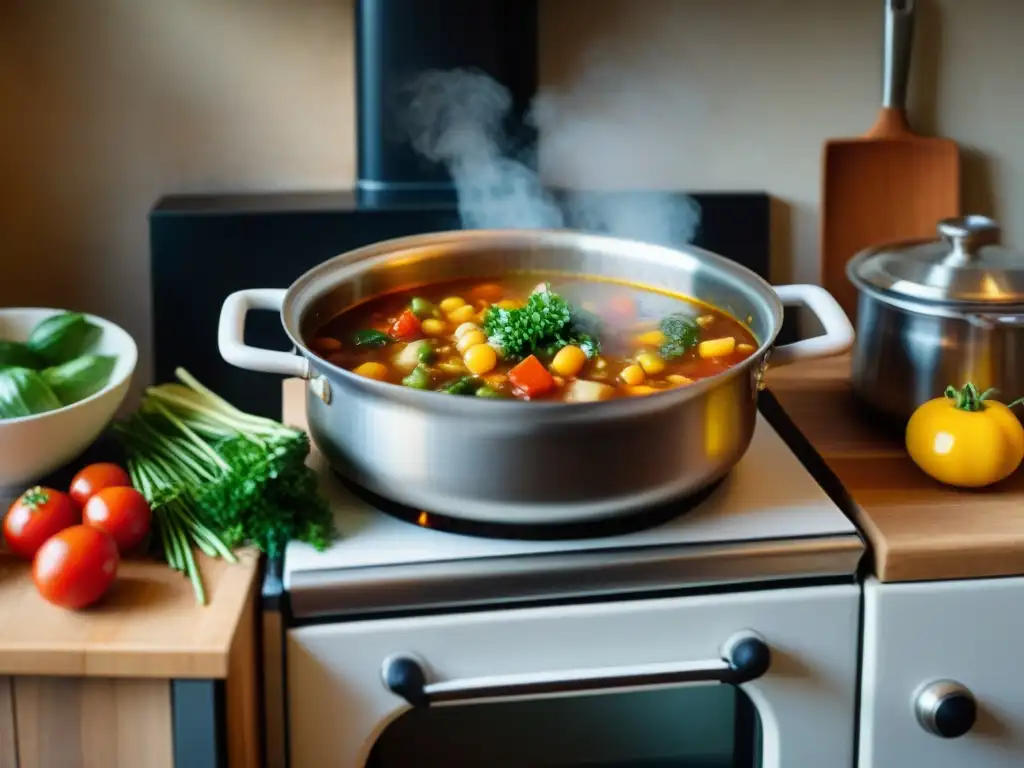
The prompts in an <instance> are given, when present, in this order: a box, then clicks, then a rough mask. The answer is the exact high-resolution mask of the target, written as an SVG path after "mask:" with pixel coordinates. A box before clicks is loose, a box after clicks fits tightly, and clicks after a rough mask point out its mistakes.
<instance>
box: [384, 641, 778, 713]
mask: <svg viewBox="0 0 1024 768" xmlns="http://www.w3.org/2000/svg"><path fill="white" fill-rule="evenodd" d="M770 665H771V651H770V649H769V648H768V644H767V643H765V641H764V639H763V638H761V637H760V636H759V635H757V634H755V633H753V632H749V631H746V632H738V633H737V634H735V635H733V636H732V637H731V638H729V640H728V641H727V642H726V643H725V645H724V646H723V647H722V657H721V658H720V659H710V660H705V661H696V662H694V661H689V662H667V663H659V664H640V665H636V666H630V667H599V668H596V669H575V670H573V669H570V670H560V671H558V672H536V673H527V674H515V675H491V676H487V677H471V678H465V679H462V680H447V681H445V680H440V681H436V682H431V681H428V679H427V673H426V665H425V664H424V663H423V662H422V661H420V660H419V659H417V658H416V657H415V656H414V655H412V654H409V653H398V654H394V655H392V656H389V657H388V658H386V659H385V660H384V663H383V664H382V665H381V676H382V678H383V681H384V686H385V687H386V688H387V689H388V690H389V691H391V692H392V693H393V694H395V695H396V696H400V697H402V698H403V699H405V701H407V702H408V703H409V704H410V705H411V706H413V707H427V706H430V705H431V704H455V703H461V702H469V701H477V700H480V699H507V698H522V697H536V696H545V695H552V694H571V693H585V692H587V691H601V690H615V689H631V690H636V689H639V688H653V687H662V686H671V685H682V684H684V683H726V684H728V685H740V684H742V683H748V682H750V681H751V680H756V679H757V678H759V677H761V676H762V675H764V674H765V673H766V672H767V671H768V667H769V666H770Z"/></svg>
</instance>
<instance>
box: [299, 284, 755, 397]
mask: <svg viewBox="0 0 1024 768" xmlns="http://www.w3.org/2000/svg"><path fill="white" fill-rule="evenodd" d="M303 335H304V338H305V339H307V341H308V344H309V346H310V348H311V349H312V350H313V352H314V353H315V354H317V355H321V356H323V357H324V358H326V359H327V360H329V361H330V362H331V363H332V364H334V365H338V366H340V367H342V368H345V369H347V370H350V371H353V372H356V373H358V374H360V375H361V376H365V377H367V378H371V379H377V380H379V381H386V382H389V383H390V384H392V385H395V386H406V387H411V388H415V389H421V390H424V389H425V390H428V391H433V392H436V393H442V394H446V395H470V396H475V395H479V396H480V397H487V398H507V399H512V398H519V399H523V400H529V401H535V400H542V401H543V400H547V401H556V402H557V401H562V402H566V403H597V402H600V401H604V400H611V399H616V398H627V397H637V396H643V395H654V396H656V395H657V394H658V393H662V392H669V391H672V390H677V389H678V388H679V387H685V386H687V385H689V384H692V383H693V382H697V381H700V380H701V379H706V378H708V377H710V376H715V375H717V374H719V373H721V372H723V371H725V370H727V369H728V368H730V367H731V366H733V365H736V364H737V363H739V362H740V361H742V360H744V359H746V358H747V357H749V356H750V355H752V354H754V352H756V350H757V348H758V341H757V339H756V338H755V337H754V336H753V335H752V334H751V332H750V330H749V329H748V328H747V327H746V326H744V325H743V324H742V323H740V322H738V321H737V320H736V319H734V318H732V317H730V316H729V315H727V314H725V313H724V312H719V311H718V310H716V309H715V308H714V307H709V306H708V305H707V304H702V303H698V302H696V301H692V300H690V299H687V298H686V297H682V296H677V295H672V294H667V293H661V292H658V291H656V290H652V289H646V288H641V287H636V286H629V285H626V284H622V283H615V282H611V281H607V280H591V279H588V278H586V277H575V276H566V275H559V274H544V273H542V272H534V273H525V272H524V273H522V274H514V275H510V276H504V277H493V278H487V279H485V280H480V279H478V278H477V279H472V280H470V279H460V280H448V281H444V282H438V283H437V284H433V285H431V284H427V285H419V286H417V287H416V289H415V291H413V290H409V291H397V292H395V293H390V294H385V295H381V296H377V297H373V298H370V299H368V300H366V301H364V302H363V303H361V304H358V305H356V306H354V307H350V308H348V309H346V310H344V311H343V312H342V313H340V314H338V315H336V316H334V317H332V318H330V319H328V320H327V321H326V322H321V323H319V324H315V325H310V327H308V328H304V329H303ZM524 407H526V406H524Z"/></svg>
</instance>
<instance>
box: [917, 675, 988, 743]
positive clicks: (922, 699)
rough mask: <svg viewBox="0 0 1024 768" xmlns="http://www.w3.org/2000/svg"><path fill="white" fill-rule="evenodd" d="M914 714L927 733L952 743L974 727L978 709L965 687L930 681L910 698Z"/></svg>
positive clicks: (947, 681)
mask: <svg viewBox="0 0 1024 768" xmlns="http://www.w3.org/2000/svg"><path fill="white" fill-rule="evenodd" d="M914 714H915V715H916V716H917V722H919V723H920V724H921V727H922V728H924V729H925V730H926V731H928V733H931V734H934V735H935V736H940V737H942V738H943V739H955V738H957V737H959V736H963V735H964V734H965V733H967V732H968V731H969V730H971V728H973V727H974V721H975V720H976V719H977V716H978V705H977V702H975V700H974V694H972V693H971V692H970V691H969V690H968V689H967V687H966V686H964V685H961V684H960V683H958V682H956V681H955V680H933V681H932V682H930V683H925V684H924V685H922V686H921V687H920V688H918V689H917V693H915V694H914Z"/></svg>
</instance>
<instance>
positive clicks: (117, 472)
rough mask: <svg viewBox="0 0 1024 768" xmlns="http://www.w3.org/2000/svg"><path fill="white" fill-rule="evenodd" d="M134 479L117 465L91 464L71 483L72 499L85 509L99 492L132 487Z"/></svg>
mask: <svg viewBox="0 0 1024 768" xmlns="http://www.w3.org/2000/svg"><path fill="white" fill-rule="evenodd" d="M131 484H132V479H131V478H130V477H128V473H127V472H125V471H124V470H123V469H121V467H119V466H117V464H110V463H101V464H90V465H89V466H87V467H85V468H84V469H82V470H81V471H80V472H79V473H78V474H77V475H75V478H74V479H73V480H72V481H71V498H72V499H74V500H75V501H77V502H78V506H79V507H84V506H85V502H87V501H88V500H89V499H90V498H92V496H93V494H95V493H96V492H97V491H102V490H103V489H104V488H113V487H116V486H130V485H131Z"/></svg>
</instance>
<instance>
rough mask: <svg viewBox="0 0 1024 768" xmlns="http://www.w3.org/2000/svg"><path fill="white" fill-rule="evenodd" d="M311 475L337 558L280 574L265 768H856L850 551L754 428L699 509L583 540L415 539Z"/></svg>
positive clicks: (856, 548)
mask: <svg viewBox="0 0 1024 768" xmlns="http://www.w3.org/2000/svg"><path fill="white" fill-rule="evenodd" d="M290 385H291V383H289V386H290ZM291 391H292V395H293V396H292V397H290V398H287V399H286V400H287V405H286V421H288V422H289V423H293V424H296V423H297V424H301V423H302V422H303V414H302V406H303V400H302V398H301V394H299V393H300V392H301V388H300V389H299V390H291ZM295 395H298V396H295ZM313 461H315V462H316V463H317V466H318V468H319V469H320V471H321V472H322V482H323V488H324V490H325V492H326V493H327V494H328V495H329V497H330V499H331V502H332V504H333V505H334V508H335V511H336V516H337V522H338V526H339V528H340V530H341V534H342V538H341V540H340V541H339V542H338V543H337V544H336V545H335V546H334V547H332V548H331V549H330V550H329V551H327V552H325V553H317V552H315V551H313V550H312V549H311V548H309V547H307V546H304V545H300V544H293V545H290V546H289V548H288V551H287V554H286V558H285V562H284V567H283V571H282V573H281V579H282V586H283V588H284V590H285V593H286V594H287V600H286V604H287V607H288V610H287V611H286V612H285V613H283V614H281V615H280V616H279V617H275V616H274V614H273V613H272V612H271V613H270V614H268V619H267V621H268V629H269V630H270V634H271V635H272V637H271V640H270V642H268V644H267V653H268V658H269V659H270V665H269V667H268V668H272V667H273V666H274V665H275V664H276V666H277V670H276V671H277V676H276V679H275V678H274V675H270V676H268V683H269V690H268V696H267V701H268V702H270V703H273V702H274V701H276V700H281V701H284V702H286V704H287V706H286V707H284V708H282V709H283V711H280V712H277V713H276V714H277V715H278V722H276V723H275V718H274V715H275V711H274V709H275V708H274V707H269V708H268V710H269V711H268V723H267V726H268V739H269V741H270V742H271V743H270V744H269V745H268V746H269V750H268V751H269V756H270V764H271V765H275V764H277V765H283V764H285V758H286V757H287V758H288V759H290V765H291V766H292V768H313V766H316V767H317V768H321V767H324V768H326V767H327V766H338V767H339V768H356V766H363V765H375V766H383V767H389V766H401V765H442V766H487V768H505V766H517V767H518V766H533V765H551V766H556V765H557V766H582V765H595V766H610V765H615V766H626V765H629V766H634V765H636V766H639V765H643V766H662V765H664V766H668V765H685V766H701V767H702V768H703V767H704V766H708V767H709V768H710V767H711V766H714V767H715V768H719V767H720V766H730V767H731V768H733V767H735V768H738V767H739V766H755V765H760V766H765V768H830V767H831V766H836V767H837V768H839V767H842V768H849V767H850V766H852V765H853V764H854V759H855V738H854V733H855V721H856V712H857V690H858V683H857V679H858V656H859V636H860V615H861V588H860V586H859V584H858V581H857V577H856V574H857V569H858V564H859V562H860V560H861V558H862V555H863V553H864V544H863V542H862V540H861V538H860V536H859V535H858V533H857V531H856V529H855V527H854V526H853V524H852V523H851V522H850V521H849V520H848V519H847V517H846V516H845V515H844V514H843V512H842V511H840V509H839V508H838V507H837V506H836V504H834V503H833V502H832V500H830V498H829V497H828V495H826V493H825V492H824V491H823V490H822V489H821V487H820V486H819V484H818V483H817V482H816V481H815V479H814V478H813V477H812V476H811V474H810V473H809V472H808V470H807V469H806V468H805V467H804V466H803V465H802V464H801V462H800V461H799V460H798V459H797V457H796V455H795V454H794V453H793V452H792V450H790V449H789V447H787V445H786V443H785V442H784V441H783V440H782V438H781V437H780V436H779V434H778V433H777V432H776V431H775V429H773V427H772V426H771V425H770V424H769V423H768V421H767V420H766V419H765V418H764V417H763V416H760V417H759V421H758V425H757V430H756V433H755V437H754V440H753V444H752V445H751V447H750V450H749V452H748V453H747V455H746V456H745V457H744V458H743V459H742V460H741V462H740V463H739V464H738V465H737V467H736V468H735V469H734V471H733V472H732V473H731V474H730V475H729V476H728V477H727V478H726V480H725V481H724V482H723V483H722V484H721V485H720V486H719V487H718V488H716V489H715V490H714V491H713V492H711V494H710V495H709V496H708V497H707V498H706V499H704V500H703V501H702V502H700V503H699V504H697V505H696V506H694V507H692V508H690V509H683V508H680V509H679V510H677V511H679V513H680V514H679V515H678V516H677V517H675V518H674V519H670V520H668V521H665V522H662V523H661V524H659V525H655V526H654V527H649V528H646V529H644V530H639V531H634V532H631V533H621V534H619V535H614V533H613V534H612V535H608V536H605V537H601V538H588V539H578V538H576V539H568V540H560V541H551V540H534V541H524V540H510V539H495V538H486V537H483V536H474V535H463V534H459V533H452V532H444V531H440V530H436V529H431V528H429V527H425V526H429V525H434V524H437V521H436V520H435V519H432V518H427V517H422V518H420V519H418V520H417V519H416V518H417V516H416V515H415V514H413V515H412V516H411V518H410V519H408V520H406V519H400V518H399V517H397V516H395V514H389V513H386V512H383V511H381V510H380V509H378V508H375V507H374V506H371V505H370V504H369V503H368V502H367V501H365V500H363V499H361V498H359V497H357V496H355V495H354V494H353V493H352V492H350V491H349V490H347V489H346V488H345V487H343V485H342V484H341V482H340V481H339V480H338V479H337V478H336V477H335V476H334V475H333V474H331V472H330V471H329V470H328V469H327V468H326V467H325V466H324V465H323V463H322V459H321V458H320V457H319V456H318V455H314V457H313ZM417 523H420V524H419V525H417ZM281 636H283V637H284V638H285V639H284V647H283V648H282V647H281V645H280V644H279V643H277V644H275V642H274V641H273V637H281ZM281 657H283V659H284V670H285V672H284V677H283V679H284V682H283V683H282V678H281V674H280V667H281V664H280V661H281ZM273 671H275V670H273V669H271V672H273ZM285 725H286V726H287V727H285Z"/></svg>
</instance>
